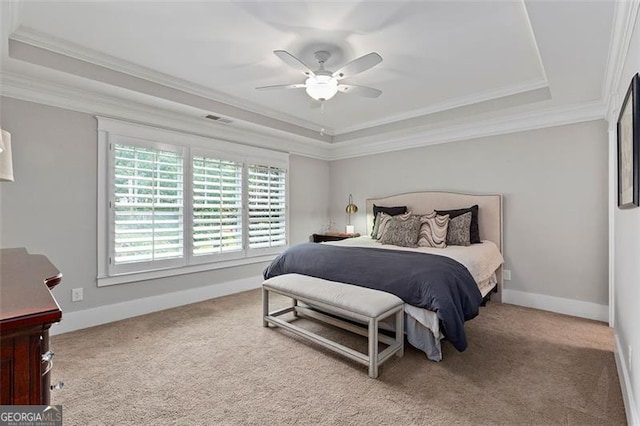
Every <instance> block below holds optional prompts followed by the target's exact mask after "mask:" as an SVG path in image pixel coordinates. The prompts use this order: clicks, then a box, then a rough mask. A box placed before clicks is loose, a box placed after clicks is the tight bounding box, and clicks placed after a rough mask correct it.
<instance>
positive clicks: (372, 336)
mask: <svg viewBox="0 0 640 426" xmlns="http://www.w3.org/2000/svg"><path fill="white" fill-rule="evenodd" d="M369 377H371V378H372V379H376V378H378V319H377V318H371V319H370V320H369Z"/></svg>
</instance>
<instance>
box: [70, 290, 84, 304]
mask: <svg viewBox="0 0 640 426" xmlns="http://www.w3.org/2000/svg"><path fill="white" fill-rule="evenodd" d="M83 298H84V296H83V294H82V288H72V289H71V301H72V302H79V301H81V300H82V299H83Z"/></svg>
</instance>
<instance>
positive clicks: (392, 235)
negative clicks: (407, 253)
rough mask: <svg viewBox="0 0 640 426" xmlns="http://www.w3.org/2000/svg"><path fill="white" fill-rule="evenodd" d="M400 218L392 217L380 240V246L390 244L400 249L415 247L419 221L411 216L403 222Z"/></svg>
mask: <svg viewBox="0 0 640 426" xmlns="http://www.w3.org/2000/svg"><path fill="white" fill-rule="evenodd" d="M402 216H404V215H400V216H393V217H392V218H391V220H390V221H389V225H388V226H387V230H386V232H385V233H384V235H383V236H382V238H381V239H380V242H381V243H382V244H392V245H394V246H400V247H416V244H417V242H418V236H419V235H420V219H418V218H417V217H416V216H411V217H409V218H408V219H405V220H403V219H402Z"/></svg>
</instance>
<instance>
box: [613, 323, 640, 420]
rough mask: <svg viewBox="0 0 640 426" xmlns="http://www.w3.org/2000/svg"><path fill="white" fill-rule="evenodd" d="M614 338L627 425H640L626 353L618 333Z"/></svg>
mask: <svg viewBox="0 0 640 426" xmlns="http://www.w3.org/2000/svg"><path fill="white" fill-rule="evenodd" d="M614 336H615V344H616V347H615V351H614V354H615V357H616V368H617V369H618V379H619V380H620V389H621V390H622V399H623V400H624V409H625V411H626V413H627V423H628V424H630V425H640V417H638V408H637V407H636V400H635V399H634V397H633V396H634V395H633V388H632V387H631V377H629V370H627V364H626V363H625V362H624V357H623V356H622V355H621V354H623V353H624V351H623V350H622V346H621V345H620V339H619V338H618V333H614Z"/></svg>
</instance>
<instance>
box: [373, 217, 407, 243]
mask: <svg viewBox="0 0 640 426" xmlns="http://www.w3.org/2000/svg"><path fill="white" fill-rule="evenodd" d="M379 215H380V223H379V225H378V233H377V234H376V239H377V240H380V239H382V237H383V236H384V234H386V233H387V230H388V228H389V223H391V219H392V218H396V219H397V220H402V221H404V220H407V219H409V218H411V213H405V214H400V215H396V216H390V215H388V214H386V213H379Z"/></svg>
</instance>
